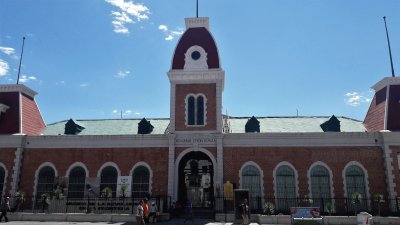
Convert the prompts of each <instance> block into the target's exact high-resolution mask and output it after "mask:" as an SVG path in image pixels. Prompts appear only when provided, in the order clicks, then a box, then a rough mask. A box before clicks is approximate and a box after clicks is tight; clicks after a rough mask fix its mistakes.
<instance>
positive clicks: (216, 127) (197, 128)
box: [168, 17, 225, 133]
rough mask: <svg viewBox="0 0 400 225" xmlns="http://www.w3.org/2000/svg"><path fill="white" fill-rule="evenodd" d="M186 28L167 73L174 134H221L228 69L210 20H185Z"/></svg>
mask: <svg viewBox="0 0 400 225" xmlns="http://www.w3.org/2000/svg"><path fill="white" fill-rule="evenodd" d="M185 23H186V31H185V33H184V34H183V35H182V37H181V39H180V40H179V42H178V45H177V47H176V49H175V52H174V55H173V59H172V66H171V69H170V71H169V72H168V78H169V80H170V84H171V105H170V117H171V118H170V119H171V123H170V128H169V130H170V132H171V133H222V91H223V89H224V79H225V72H224V71H223V70H222V69H221V67H220V60H219V54H218V49H217V46H216V43H215V41H214V38H213V37H212V35H211V33H210V31H209V19H208V18H207V17H203V18H188V19H185Z"/></svg>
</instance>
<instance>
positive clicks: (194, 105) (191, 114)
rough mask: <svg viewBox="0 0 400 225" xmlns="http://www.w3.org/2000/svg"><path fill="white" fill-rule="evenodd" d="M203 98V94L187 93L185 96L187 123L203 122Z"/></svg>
mask: <svg viewBox="0 0 400 225" xmlns="http://www.w3.org/2000/svg"><path fill="white" fill-rule="evenodd" d="M205 102H206V101H205V98H204V96H203V95H193V94H191V95H188V96H187V97H186V104H187V107H186V117H187V118H186V121H187V125H204V124H205Z"/></svg>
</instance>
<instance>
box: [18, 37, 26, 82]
mask: <svg viewBox="0 0 400 225" xmlns="http://www.w3.org/2000/svg"><path fill="white" fill-rule="evenodd" d="M24 44H25V37H22V51H21V57H20V58H19V67H18V77H17V84H18V83H19V74H20V73H21V63H22V56H23V54H24Z"/></svg>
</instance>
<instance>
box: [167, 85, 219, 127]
mask: <svg viewBox="0 0 400 225" xmlns="http://www.w3.org/2000/svg"><path fill="white" fill-rule="evenodd" d="M175 92H176V99H175V130H177V131H183V130H198V131H200V130H216V129H217V124H216V123H217V121H216V110H217V109H216V85H215V84H177V85H176V89H175ZM190 93H193V94H199V93H202V94H204V95H205V96H206V98H207V102H206V110H207V112H206V121H205V122H206V123H207V124H206V126H200V127H186V125H185V116H186V111H185V109H186V107H185V104H186V103H185V99H186V96H187V95H188V94H190Z"/></svg>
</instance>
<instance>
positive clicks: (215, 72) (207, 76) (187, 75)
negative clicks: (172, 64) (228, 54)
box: [167, 69, 225, 82]
mask: <svg viewBox="0 0 400 225" xmlns="http://www.w3.org/2000/svg"><path fill="white" fill-rule="evenodd" d="M167 74H168V78H169V79H170V80H171V81H176V82H179V81H182V82H183V81H200V80H208V81H216V80H224V79H225V71H224V70H222V69H209V70H205V71H188V70H170V71H169V72H168V73H167Z"/></svg>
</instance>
